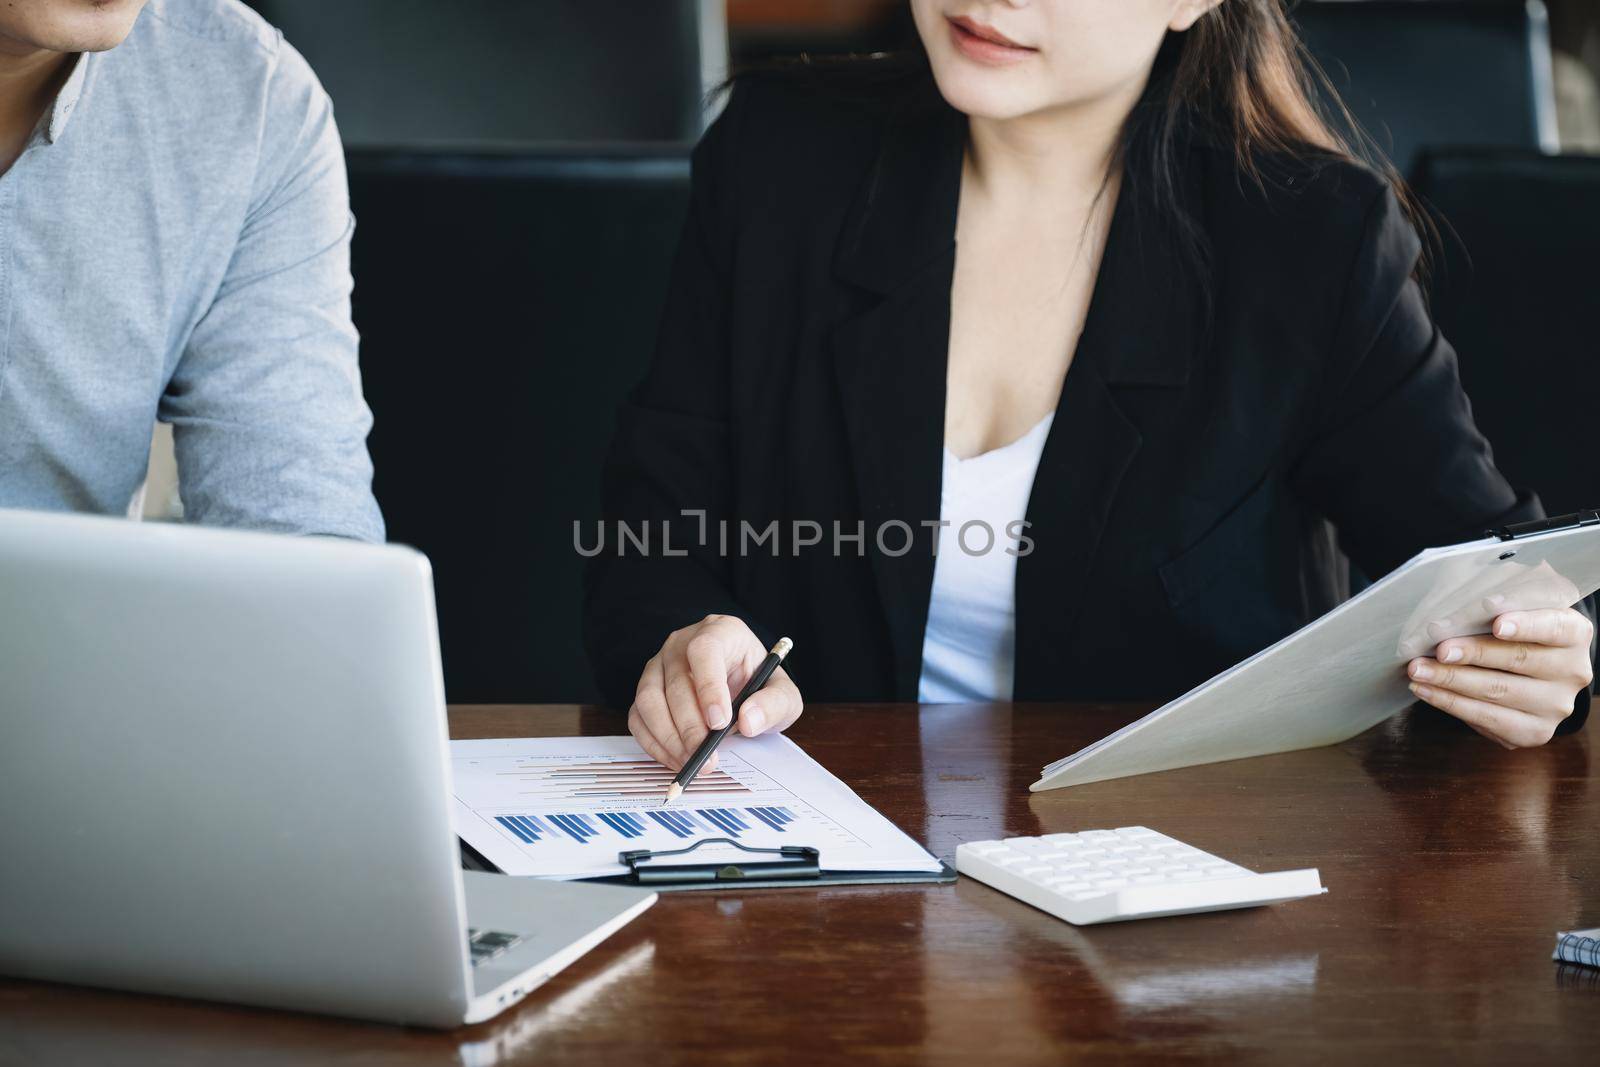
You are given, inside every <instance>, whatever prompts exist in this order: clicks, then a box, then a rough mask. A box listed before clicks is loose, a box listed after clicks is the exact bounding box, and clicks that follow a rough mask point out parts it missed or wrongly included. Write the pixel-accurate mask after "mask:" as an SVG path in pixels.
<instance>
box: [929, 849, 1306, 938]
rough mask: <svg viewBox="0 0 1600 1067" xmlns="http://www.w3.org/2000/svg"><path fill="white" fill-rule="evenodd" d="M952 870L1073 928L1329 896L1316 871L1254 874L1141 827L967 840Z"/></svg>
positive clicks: (958, 850)
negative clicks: (954, 868)
mask: <svg viewBox="0 0 1600 1067" xmlns="http://www.w3.org/2000/svg"><path fill="white" fill-rule="evenodd" d="M956 870H958V871H960V872H961V873H962V874H964V875H966V876H967V877H969V878H976V879H977V880H978V881H980V882H984V883H986V884H988V885H990V886H993V887H994V888H995V889H998V890H1000V891H1001V892H1002V893H1009V894H1011V895H1012V896H1014V897H1016V898H1017V899H1018V900H1020V901H1022V902H1024V903H1026V904H1032V905H1033V906H1034V907H1036V908H1038V909H1040V910H1041V911H1047V912H1049V913H1050V914H1051V915H1054V916H1055V917H1056V918H1058V919H1065V920H1066V921H1067V922H1069V923H1076V924H1077V925H1079V926H1087V925H1089V924H1091V923H1110V922H1121V921H1122V920H1124V919H1152V918H1155V917H1157V916H1160V915H1187V914H1189V913H1190V912H1198V911H1224V910H1226V909H1228V908H1253V907H1256V906H1258V905H1261V904H1277V903H1279V902H1280V901H1285V900H1295V899H1297V898H1299V897H1312V896H1316V895H1318V894H1320V893H1326V892H1327V890H1326V889H1324V888H1323V887H1322V879H1321V877H1320V876H1319V875H1318V874H1317V871H1316V869H1315V868H1309V869H1306V870H1300V871H1277V872H1274V873H1272V874H1257V873H1255V872H1254V871H1250V870H1246V869H1245V868H1243V867H1241V866H1239V865H1238V864H1236V863H1229V862H1228V861H1227V860H1224V859H1220V858H1218V857H1216V856H1213V855H1211V854H1210V853H1209V852H1202V851H1200V850H1199V849H1197V848H1195V847H1194V846H1192V845H1186V844H1184V843H1183V842H1182V841H1178V840H1175V839H1173V838H1170V837H1168V836H1167V835H1166V834H1159V833H1156V832H1155V831H1154V830H1151V829H1149V828H1148V827H1144V826H1124V827H1122V828H1121V829H1118V830H1084V831H1082V832H1080V833H1075V834H1047V835H1045V836H1043V837H1011V838H1006V839H1005V840H1003V841H973V842H970V843H969V844H965V845H961V846H958V847H957V848H956Z"/></svg>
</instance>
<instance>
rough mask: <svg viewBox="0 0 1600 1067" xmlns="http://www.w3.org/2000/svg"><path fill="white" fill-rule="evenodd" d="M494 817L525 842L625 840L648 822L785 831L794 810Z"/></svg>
mask: <svg viewBox="0 0 1600 1067" xmlns="http://www.w3.org/2000/svg"><path fill="white" fill-rule="evenodd" d="M494 819H495V822H497V823H499V824H500V825H501V826H502V827H504V828H505V829H506V830H507V831H508V832H510V833H511V834H512V835H513V836H515V837H516V839H517V840H518V841H521V842H522V843H523V844H525V845H532V844H537V843H538V842H539V840H540V839H542V838H544V837H548V836H553V835H556V834H561V835H565V837H566V838H567V839H568V840H571V841H574V842H576V843H577V844H580V845H584V844H588V843H589V842H590V841H596V840H598V841H600V842H601V843H602V844H617V843H619V842H621V843H624V844H625V843H626V842H628V841H633V840H637V839H639V838H642V837H644V836H645V835H646V834H648V833H649V832H650V831H651V824H654V825H655V826H657V827H659V828H661V829H662V830H665V831H666V832H667V833H669V834H671V835H672V836H673V837H675V838H677V839H679V840H686V839H690V838H701V837H731V838H733V839H735V840H738V839H739V838H741V837H743V836H744V835H745V834H747V833H749V832H750V830H751V829H752V828H754V827H766V828H767V829H769V830H771V831H773V832H775V833H780V834H782V833H787V832H788V830H787V827H788V826H790V825H791V824H793V823H794V822H796V821H797V816H796V815H795V813H794V812H792V811H790V810H789V809H788V808H786V807H781V806H778V805H774V806H771V807H753V808H700V809H685V810H682V811H676V810H658V809H654V808H646V809H644V810H643V811H588V812H563V813H559V814H548V813H547V814H544V815H531V814H529V815H509V814H508V815H496V816H495V817H494Z"/></svg>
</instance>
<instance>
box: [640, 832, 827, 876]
mask: <svg viewBox="0 0 1600 1067" xmlns="http://www.w3.org/2000/svg"><path fill="white" fill-rule="evenodd" d="M701 845H732V846H733V847H734V848H736V849H738V850H739V851H740V852H748V853H751V854H754V855H769V856H784V857H788V858H787V859H785V860H782V861H779V862H763V863H743V862H740V863H728V862H723V863H663V864H659V865H658V864H652V863H650V862H648V861H650V860H659V859H664V858H666V857H669V856H686V855H688V854H689V853H691V852H694V851H695V850H696V849H698V848H700V846H701ZM617 862H618V863H620V864H622V865H623V866H624V867H627V868H628V873H627V874H626V875H625V876H624V878H625V879H626V880H627V881H628V882H630V883H632V884H634V885H660V884H663V883H670V884H675V885H676V884H687V883H696V882H744V881H752V882H774V881H791V880H792V881H808V880H809V881H815V880H816V879H818V878H821V877H822V854H821V853H820V852H818V851H817V850H816V849H814V848H811V847H810V846H808V845H784V846H783V847H781V848H752V847H751V846H749V845H742V844H740V843H739V842H737V841H735V840H733V839H732V838H727V837H708V838H706V839H704V840H703V841H696V842H695V843H694V844H692V845H689V846H688V847H686V848H675V849H672V850H670V851H665V852H654V851H651V850H650V849H647V848H646V849H635V850H634V851H632V852H619V853H617Z"/></svg>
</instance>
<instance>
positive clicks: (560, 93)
mask: <svg viewBox="0 0 1600 1067" xmlns="http://www.w3.org/2000/svg"><path fill="white" fill-rule="evenodd" d="M247 2H248V3H250V5H251V6H252V7H254V8H255V9H256V10H257V11H259V12H260V13H261V14H262V16H263V17H265V18H266V20H267V21H268V22H270V23H272V24H273V25H275V26H277V27H278V28H279V29H281V30H282V31H283V33H284V36H285V37H286V38H287V39H288V40H289V42H290V43H291V44H293V45H294V46H295V47H296V48H298V49H299V50H300V51H301V52H302V53H303V54H304V55H305V57H306V59H307V60H309V61H310V63H311V66H312V68H313V69H314V70H315V71H316V72H317V75H318V76H319V77H320V78H321V79H322V83H323V85H324V86H325V87H326V88H327V90H328V94H329V95H330V96H332V97H333V103H334V107H335V109H336V110H337V113H338V119H339V128H340V132H341V133H342V134H343V136H344V142H345V145H346V146H347V147H353V148H432V149H442V150H443V149H448V150H453V151H478V150H482V149H486V148H494V147H505V146H522V145H529V144H533V143H538V142H550V141H582V142H594V141H692V140H694V139H695V138H697V137H698V136H699V135H700V130H701V111H702V109H701V103H702V98H703V96H704V93H705V90H706V88H707V85H708V83H711V82H714V81H715V80H717V79H718V78H719V77H720V76H721V74H720V72H721V70H722V69H723V67H724V66H725V64H726V52H727V46H726V34H725V31H724V30H723V26H722V18H721V4H720V3H714V2H711V0H601V2H596V0H537V2H512V0H247ZM702 31H704V32H703V33H702ZM702 41H706V42H711V43H710V44H709V45H708V46H707V47H705V48H702Z"/></svg>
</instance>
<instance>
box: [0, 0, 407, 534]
mask: <svg viewBox="0 0 1600 1067" xmlns="http://www.w3.org/2000/svg"><path fill="white" fill-rule="evenodd" d="M353 226H354V223H353V222H352V219H351V216H350V210H349V200H348V192H347V188H346V181H345V171H344V158H343V153H342V151H341V148H340V144H339V135H338V131H337V130H336V129H335V127H334V122H333V110H332V107H331V105H330V104H329V101H328V97H327V94H326V93H324V92H323V90H322V87H321V85H320V84H319V83H318V82H317V80H316V77H315V76H314V75H313V74H312V72H311V69H310V68H309V67H308V66H307V65H306V62H305V60H304V59H302V58H301V56H300V55H299V53H297V52H296V51H294V49H292V48H290V47H289V46H288V45H287V44H286V43H284V41H283V39H282V37H281V36H280V35H279V34H278V33H277V31H275V30H273V29H272V28H271V27H269V26H267V24H266V23H264V22H262V21H261V20H260V19H259V18H258V17H256V16H255V15H254V14H253V13H251V12H250V11H249V10H248V9H246V8H244V7H243V6H242V5H240V4H237V3H235V2H234V0H151V3H150V4H149V6H148V7H147V8H146V9H145V11H144V12H143V13H142V14H141V15H140V16H139V19H138V21H137V23H136V24H135V25H134V28H133V32H132V33H131V34H130V36H129V37H128V39H127V40H126V41H125V42H124V43H123V44H121V45H120V46H118V47H117V48H115V49H113V50H111V51H109V52H104V53H97V54H86V55H84V56H81V57H80V58H79V59H78V60H77V61H76V65H75V67H74V69H73V71H72V74H71V76H70V78H69V80H68V81H67V82H66V84H65V86H64V87H63V89H62V90H61V92H60V94H59V95H58V97H57V99H56V101H55V104H54V106H53V107H52V108H51V110H50V111H49V113H47V114H46V115H45V116H44V118H43V119H42V120H41V122H40V124H39V127H38V128H37V130H36V131H35V132H34V135H33V138H32V140H31V141H30V142H29V144H28V147H27V148H26V150H25V151H24V152H23V154H22V156H21V157H20V158H19V159H18V160H17V162H16V163H15V164H14V165H13V166H12V167H11V169H10V170H9V171H7V172H6V173H5V174H4V175H3V176H0V507H23V508H40V509H52V510H78V511H94V512H102V513H107V514H121V513H125V512H127V511H128V509H129V506H130V503H131V502H132V501H133V498H134V496H135V494H136V493H137V492H138V489H139V487H140V486H141V485H142V483H143V479H144V473H145V468H146V465H147V463H148V456H149V444H150V434H151V430H152V428H153V426H154V423H155V420H156V419H158V418H159V419H160V420H162V421H164V422H169V423H171V424H172V427H173V436H174V441H175V446H176V450H177V456H178V469H179V479H180V488H181V492H182V499H183V505H184V513H185V515H186V517H187V518H188V519H189V520H190V521H194V522H200V523H206V524H209V525H223V526H240V527H249V528H253V529H261V530H275V531H282V532H288V533H321V534H336V535H342V536H346V537H355V538H362V539H367V540H382V539H383V520H382V517H381V516H380V515H379V512H378V506H377V503H376V501H375V500H374V499H373V496H372V464H371V460H370V459H369V458H368V454H367V447H366V437H367V432H368V430H369V429H370V427H371V424H372V418H371V415H370V413H369V412H368V410H367V406H366V403H365V401H364V400H363V399H362V395H361V381H360V373H359V370H358V367H357V362H356V343H357V338H356V331H355V328H354V327H353V326H352V325H351V321H350V291H351V279H350V236H351V232H352V229H353Z"/></svg>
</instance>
